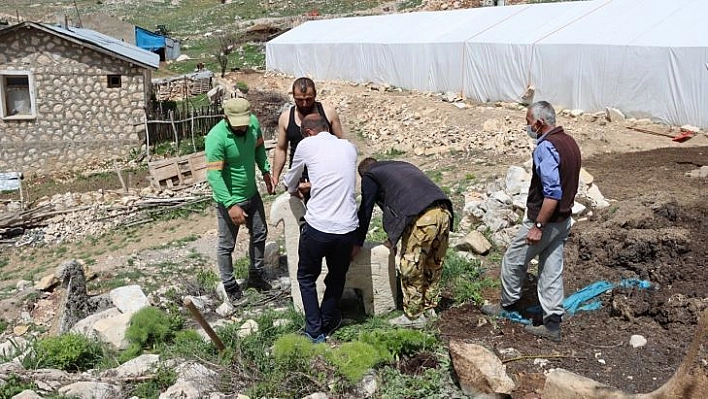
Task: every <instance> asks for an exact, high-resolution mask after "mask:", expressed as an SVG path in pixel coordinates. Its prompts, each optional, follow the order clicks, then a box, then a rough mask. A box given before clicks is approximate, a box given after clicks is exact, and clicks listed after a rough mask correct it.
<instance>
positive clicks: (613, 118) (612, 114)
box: [605, 107, 625, 122]
mask: <svg viewBox="0 0 708 399" xmlns="http://www.w3.org/2000/svg"><path fill="white" fill-rule="evenodd" d="M605 118H607V120H608V121H610V122H624V121H625V117H624V114H623V113H622V111H620V110H618V109H617V108H610V107H606V108H605Z"/></svg>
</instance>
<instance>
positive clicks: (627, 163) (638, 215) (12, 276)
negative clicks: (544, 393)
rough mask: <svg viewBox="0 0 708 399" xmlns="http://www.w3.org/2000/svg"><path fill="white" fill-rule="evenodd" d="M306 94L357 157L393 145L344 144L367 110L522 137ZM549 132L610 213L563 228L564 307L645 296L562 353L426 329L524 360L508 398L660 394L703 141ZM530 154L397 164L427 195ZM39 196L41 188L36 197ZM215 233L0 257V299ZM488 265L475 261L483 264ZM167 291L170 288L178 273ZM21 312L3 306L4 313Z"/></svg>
mask: <svg viewBox="0 0 708 399" xmlns="http://www.w3.org/2000/svg"><path fill="white" fill-rule="evenodd" d="M226 79H227V81H228V82H231V84H235V82H237V81H245V82H246V83H247V84H248V85H249V87H250V88H251V89H252V90H251V91H249V98H251V101H253V102H254V103H255V102H257V103H260V102H263V103H264V104H267V106H259V107H256V108H257V113H258V114H259V115H258V116H259V118H260V119H261V121H262V122H263V124H264V126H273V123H274V120H273V118H277V109H278V108H279V105H278V104H277V103H278V102H279V101H282V100H279V99H278V98H279V96H282V97H280V98H283V97H284V98H289V96H288V89H289V87H290V84H291V83H292V78H291V77H282V76H264V75H263V74H260V73H250V74H249V73H242V72H239V73H231V74H229V75H228V76H227V78H226ZM318 94H320V98H321V99H322V101H325V102H327V101H328V100H330V101H333V100H334V99H337V102H336V104H335V105H336V106H337V108H338V110H339V113H340V116H341V118H342V121H343V123H344V125H345V129H347V130H348V133H349V138H350V139H351V140H352V141H354V142H355V143H356V144H357V146H358V147H359V149H360V155H362V156H363V155H370V154H372V153H375V152H376V151H379V150H380V148H395V143H394V142H393V141H390V142H386V141H385V140H387V139H386V138H381V139H380V141H377V142H372V141H369V140H366V139H365V138H364V137H361V136H360V135H358V134H357V133H355V131H357V130H356V129H359V128H361V127H362V126H364V127H366V126H368V125H373V124H376V123H380V121H370V120H365V119H362V118H360V117H359V115H366V112H370V111H371V108H372V106H374V107H376V108H375V109H374V111H375V112H377V113H380V114H381V115H382V118H383V119H387V118H395V117H396V116H395V114H394V113H392V112H391V111H390V110H391V109H399V108H400V107H401V106H402V105H405V106H406V107H408V108H410V109H414V110H415V109H424V108H431V109H433V110H434V113H433V114H434V115H436V122H435V123H434V124H431V125H430V126H426V127H425V128H424V129H420V130H410V129H409V130H405V127H403V126H402V125H401V126H400V127H399V128H400V130H401V131H402V132H405V134H410V135H418V136H420V137H422V136H425V135H435V134H437V132H438V131H440V130H441V126H448V127H449V126H464V127H468V128H469V134H475V135H481V137H484V135H487V134H489V133H488V132H485V131H484V129H482V124H483V123H484V122H485V121H488V120H490V119H499V120H502V121H506V122H505V123H506V124H507V125H508V128H509V130H510V131H518V136H519V138H524V133H523V132H522V128H523V124H524V122H523V119H524V112H523V111H519V110H509V109H506V108H503V107H497V106H494V105H493V104H470V106H469V107H468V108H466V109H464V110H459V109H457V108H455V107H453V106H451V105H450V104H449V103H444V102H442V101H440V99H439V98H437V99H436V98H432V97H430V96H427V95H423V94H420V93H412V92H384V91H371V90H368V89H367V88H366V87H364V86H362V85H358V86H353V85H350V84H346V83H338V82H318ZM251 96H253V97H251ZM340 100H341V101H340ZM372 104H373V105H372ZM367 124H368V125H367ZM559 124H560V125H563V126H564V127H566V128H567V130H568V131H570V132H571V134H573V136H574V137H575V138H576V139H577V141H578V142H579V144H580V146H581V149H582V151H583V155H584V157H585V158H584V166H585V167H586V168H587V170H588V171H589V172H590V173H591V174H592V175H593V176H594V177H595V180H596V183H597V185H598V186H599V187H600V189H601V190H602V192H603V194H604V195H605V196H606V197H607V198H608V199H610V200H612V206H611V207H610V208H608V209H605V210H603V211H600V212H596V213H595V215H594V216H593V217H591V218H590V219H589V220H587V221H581V222H579V223H578V224H577V225H576V226H575V227H574V228H573V232H572V236H571V238H570V239H569V242H568V245H567V251H566V272H565V289H566V295H568V294H570V293H572V292H575V291H576V290H578V289H580V288H582V287H584V286H586V285H588V284H590V283H592V282H595V281H597V280H607V281H610V282H613V283H615V282H618V281H619V279H621V278H629V277H636V278H641V279H647V280H649V281H651V282H652V283H654V284H656V288H655V289H653V290H646V291H639V290H636V289H614V290H612V291H611V292H609V293H606V294H603V295H602V296H601V299H602V302H603V307H602V308H601V309H600V310H597V311H594V312H584V313H583V312H581V313H579V314H577V315H576V316H574V317H569V318H567V319H566V320H565V321H564V323H563V336H564V337H563V341H562V342H561V343H558V344H556V343H551V342H548V341H539V340H536V339H532V337H530V336H529V335H528V334H526V333H525V332H524V331H523V329H522V326H521V325H520V324H514V323H511V322H508V321H494V320H489V319H488V318H486V317H484V316H482V314H481V313H480V312H479V310H478V308H477V307H476V306H473V305H463V306H461V307H451V308H446V309H442V311H441V312H440V316H441V317H440V319H439V322H438V324H437V327H438V328H439V329H440V333H441V335H442V336H443V338H444V339H450V338H453V337H454V338H462V339H468V340H473V341H476V342H481V343H483V344H486V345H488V346H489V347H492V348H496V349H497V350H498V351H499V353H500V354H501V356H502V357H506V358H509V357H525V356H531V358H529V359H527V358H523V359H521V360H517V361H512V362H509V363H507V366H508V371H509V373H510V374H511V375H512V376H513V378H514V379H515V380H516V381H517V382H518V385H517V386H518V388H517V390H516V391H515V392H514V394H513V395H512V396H514V397H518V398H534V397H539V396H540V392H541V390H542V387H543V383H544V380H545V376H544V372H545V371H547V370H548V369H550V368H553V367H562V368H565V369H568V370H570V371H573V372H576V373H578V374H581V375H584V376H586V377H589V378H593V379H596V380H598V381H600V382H603V383H606V384H609V385H612V386H615V387H618V388H621V389H623V390H626V391H628V392H649V391H651V390H653V389H655V388H657V387H658V386H660V385H661V384H663V383H664V382H666V381H667V380H668V379H669V378H670V376H671V374H672V373H673V372H674V371H675V369H676V367H677V365H678V364H679V363H680V361H681V359H682V358H683V356H684V354H685V352H686V349H687V347H688V345H689V343H690V340H691V338H692V337H693V335H694V334H695V329H696V318H697V315H698V314H699V312H700V310H701V309H703V308H705V307H706V306H708V305H707V302H708V288H707V287H706V286H705V282H706V280H707V278H706V277H708V272H707V271H706V258H707V255H708V249H707V248H708V203H707V201H706V200H705V194H706V193H707V192H708V182H707V181H706V180H705V179H703V180H699V179H691V178H688V177H686V176H684V173H685V172H687V171H689V170H692V169H695V168H697V167H699V166H701V165H706V164H708V138H707V137H706V136H705V135H699V136H697V137H694V138H693V139H691V140H689V141H688V142H686V143H683V144H677V143H673V142H671V140H670V139H666V138H661V137H656V136H648V135H643V134H640V133H636V132H631V131H629V130H627V129H626V128H625V127H624V126H623V125H620V124H607V125H602V124H599V123H597V122H589V121H586V120H583V119H576V118H570V117H564V116H561V117H559ZM418 136H416V137H418ZM529 155H530V153H527V154H522V155H519V154H509V155H504V154H503V153H491V152H490V153H486V152H484V151H474V152H468V153H455V154H441V155H434V156H415V155H413V154H412V153H411V152H407V153H405V154H404V155H403V156H401V157H400V158H401V159H404V160H407V161H410V162H412V163H415V164H417V165H419V166H420V167H421V168H422V169H424V170H426V171H438V172H440V175H441V176H442V177H441V180H440V184H441V185H445V186H447V187H451V186H453V185H455V184H457V183H458V182H460V181H463V180H466V177H467V176H470V175H473V176H475V183H479V184H483V183H484V182H486V181H490V180H492V179H496V178H498V177H500V176H503V174H504V173H505V171H506V168H508V166H509V165H512V164H519V163H522V162H524V161H526V160H527V159H528V157H529ZM115 184H116V182H104V183H101V184H100V185H97V184H96V183H95V182H94V183H93V184H87V183H85V182H84V181H83V180H76V181H69V182H63V183H57V182H56V181H51V179H47V180H46V181H44V182H42V183H41V184H40V183H39V182H32V184H31V185H30V190H31V193H32V192H35V193H36V192H41V193H42V194H46V195H49V194H51V193H52V192H59V193H61V192H67V191H72V192H80V191H82V190H96V189H98V188H103V189H108V188H109V187H110V188H117V187H118V186H116V185H115ZM132 184H133V185H134V186H137V187H142V186H144V184H145V182H144V180H143V178H142V177H141V176H140V175H135V176H134V177H133V183H132ZM49 186H51V188H46V187H49ZM42 187H45V188H42ZM456 195H458V196H460V197H462V196H461V195H459V194H456ZM457 199H459V198H457ZM266 208H268V206H267V205H266ZM215 227H216V226H215V220H214V216H213V215H212V212H207V213H206V214H195V215H193V216H191V217H190V218H189V219H177V220H169V221H160V222H156V223H154V224H151V225H147V226H142V227H138V228H136V229H135V230H134V231H132V232H131V233H130V234H129V237H128V238H125V237H126V233H125V232H116V233H115V234H113V235H111V236H109V237H101V238H94V239H93V240H91V241H83V242H79V243H70V244H64V245H62V246H61V247H40V248H24V249H17V250H9V249H3V250H2V251H3V253H2V255H3V256H7V259H8V261H7V264H6V265H5V266H4V267H2V270H0V272H2V275H3V276H4V278H3V279H4V280H5V281H2V282H1V283H0V287H3V286H4V287H8V286H9V285H14V281H16V280H17V279H20V278H24V279H29V280H33V279H34V280H38V279H39V278H41V277H42V276H44V275H46V274H47V273H49V272H50V271H51V270H53V269H52V268H53V267H56V266H57V265H59V264H60V263H61V261H63V260H65V259H71V258H72V257H91V258H92V259H93V261H95V264H94V265H93V266H91V269H93V270H94V271H96V272H97V273H99V278H101V279H108V278H110V276H111V275H114V274H115V273H116V271H117V270H119V269H121V270H126V269H130V267H131V266H130V265H131V263H130V262H128V259H129V258H130V257H133V258H134V259H138V258H140V257H141V255H140V253H141V252H142V251H145V250H146V249H150V248H154V247H156V246H160V245H163V244H165V243H167V242H169V241H174V240H179V239H183V238H185V237H188V236H190V235H197V236H198V239H197V240H196V241H193V242H192V243H191V244H189V246H190V247H193V248H195V249H196V250H198V251H199V252H200V253H202V254H205V255H208V256H213V253H212V252H213V249H214V244H215ZM279 236H280V230H279V229H276V228H273V229H271V233H270V239H272V240H276V239H277V238H278V237H279ZM246 243H247V235H246V234H240V236H239V240H238V243H237V245H238V247H237V250H236V256H235V257H236V258H238V257H239V256H242V255H243V254H245V253H246V250H245V248H246ZM167 252H169V251H167ZM161 256H168V255H165V254H162V255H161ZM490 263H491V262H488V261H485V264H490ZM498 267H499V265H498V264H497V265H494V267H493V268H492V269H491V270H489V274H490V275H491V276H498ZM5 277H7V278H5ZM174 278H179V274H176V275H175V276H174ZM165 281H169V278H166V279H165ZM534 293H535V287H534V286H533V284H532V281H531V283H530V284H529V287H528V290H527V294H528V300H529V302H533V301H534V300H535V298H534ZM485 297H486V298H487V299H489V300H497V298H498V292H488V293H487V294H486V295H485ZM20 310H21V309H19V307H17V306H15V308H14V309H6V310H3V311H8V312H10V311H15V312H19V311H20ZM3 317H5V318H7V317H6V315H3ZM633 334H641V335H643V336H644V337H646V339H647V341H648V343H647V345H646V346H645V347H643V348H639V349H634V348H632V347H631V346H630V345H629V343H628V342H629V338H630V336H631V335H633ZM509 348H513V349H514V350H515V351H509V350H508V349H509ZM544 356H547V357H548V356H550V357H548V358H547V359H546V360H547V364H545V365H544V364H543V362H538V361H534V358H533V357H539V358H543V357H544ZM707 362H708V354H706V349H705V347H704V348H703V350H702V352H701V353H700V355H699V360H698V364H697V368H695V369H694V373H704V374H705V373H708V366H707ZM429 363H430V359H425V358H421V359H417V360H416V359H412V360H410V361H409V362H408V363H407V364H406V368H407V369H411V373H416V372H417V371H419V370H420V368H422V367H427V366H426V365H428V364H429Z"/></svg>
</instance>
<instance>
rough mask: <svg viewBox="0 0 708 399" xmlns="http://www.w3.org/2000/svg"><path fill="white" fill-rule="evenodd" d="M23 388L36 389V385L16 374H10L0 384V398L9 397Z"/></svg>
mask: <svg viewBox="0 0 708 399" xmlns="http://www.w3.org/2000/svg"><path fill="white" fill-rule="evenodd" d="M25 389H32V390H35V389H37V385H36V384H35V383H33V382H24V381H22V379H21V378H20V377H18V376H16V375H11V376H10V377H9V378H7V379H6V380H5V383H4V384H2V385H0V399H6V398H7V399H9V398H12V397H14V396H15V395H17V394H18V393H20V392H22V391H24V390H25Z"/></svg>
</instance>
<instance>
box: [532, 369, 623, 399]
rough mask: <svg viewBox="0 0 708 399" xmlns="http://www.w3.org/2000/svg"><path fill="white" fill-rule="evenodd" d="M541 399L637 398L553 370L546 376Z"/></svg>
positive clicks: (584, 378) (587, 379) (576, 376)
mask: <svg viewBox="0 0 708 399" xmlns="http://www.w3.org/2000/svg"><path fill="white" fill-rule="evenodd" d="M541 397H543V399H568V398H573V399H596V398H607V399H610V398H611V399H624V398H626V399H629V398H636V397H637V396H636V395H629V394H625V393H624V392H622V391H620V390H618V389H615V388H612V387H610V386H607V385H603V384H601V383H599V382H597V381H594V380H591V379H590V378H586V377H583V376H580V375H577V374H574V373H571V372H570V371H567V370H563V369H553V370H551V371H550V372H549V373H548V375H547V376H546V383H545V385H544V386H543V393H542V395H541Z"/></svg>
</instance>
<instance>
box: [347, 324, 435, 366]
mask: <svg viewBox="0 0 708 399" xmlns="http://www.w3.org/2000/svg"><path fill="white" fill-rule="evenodd" d="M359 339H360V340H361V341H362V342H365V343H367V344H369V345H371V346H373V347H374V348H376V350H377V351H378V353H379V355H380V357H381V359H382V360H384V361H387V362H391V361H394V360H397V359H399V358H400V356H401V355H406V356H410V355H412V354H414V353H416V352H418V351H421V350H424V349H428V350H429V349H431V348H433V347H434V346H435V345H437V343H438V340H437V339H436V338H435V336H433V335H431V334H429V333H426V332H424V331H420V330H411V329H395V330H382V329H378V330H373V331H371V332H364V333H362V334H361V336H360V337H359Z"/></svg>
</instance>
